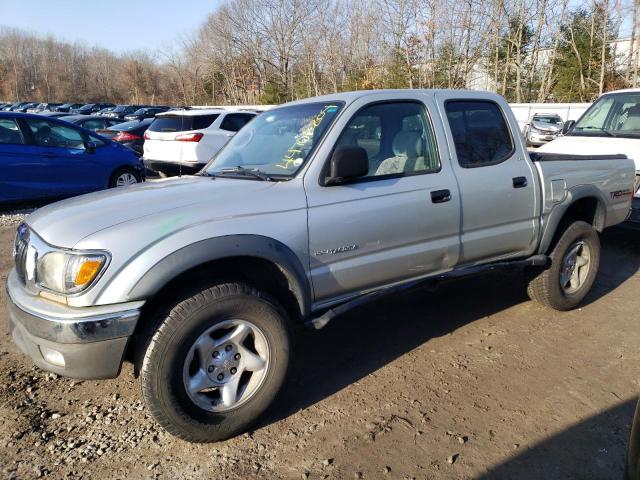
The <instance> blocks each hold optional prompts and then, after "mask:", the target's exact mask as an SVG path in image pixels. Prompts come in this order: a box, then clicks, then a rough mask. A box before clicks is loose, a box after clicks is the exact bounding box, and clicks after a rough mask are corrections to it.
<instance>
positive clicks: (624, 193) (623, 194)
mask: <svg viewBox="0 0 640 480" xmlns="http://www.w3.org/2000/svg"><path fill="white" fill-rule="evenodd" d="M609 195H611V199H612V200H613V199H616V198H620V197H626V196H627V195H631V196H633V192H632V191H631V190H629V189H627V190H616V191H615V192H610V193H609Z"/></svg>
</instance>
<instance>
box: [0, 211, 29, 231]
mask: <svg viewBox="0 0 640 480" xmlns="http://www.w3.org/2000/svg"><path fill="white" fill-rule="evenodd" d="M34 210H35V209H34V208H22V209H18V210H7V211H2V210H0V227H12V226H17V225H19V224H20V222H22V221H23V220H24V218H25V217H26V216H27V215H28V214H30V213H31V212H33V211H34Z"/></svg>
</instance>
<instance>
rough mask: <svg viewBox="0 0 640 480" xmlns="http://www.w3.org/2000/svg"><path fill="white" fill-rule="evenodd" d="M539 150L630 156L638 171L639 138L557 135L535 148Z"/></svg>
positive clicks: (574, 153)
mask: <svg viewBox="0 0 640 480" xmlns="http://www.w3.org/2000/svg"><path fill="white" fill-rule="evenodd" d="M537 151H539V152H547V153H560V154H571V155H616V154H622V155H626V156H627V157H629V158H631V159H632V160H633V161H634V162H635V164H636V171H640V139H638V138H620V137H580V136H577V135H568V136H565V137H559V138H556V139H555V140H553V141H551V142H549V143H547V144H545V145H543V146H541V147H540V148H538V149H537Z"/></svg>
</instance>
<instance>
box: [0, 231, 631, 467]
mask: <svg viewBox="0 0 640 480" xmlns="http://www.w3.org/2000/svg"><path fill="white" fill-rule="evenodd" d="M14 228H15V227H1V228H0V282H2V283H3V284H4V281H5V279H6V276H7V273H8V270H9V268H10V266H11V259H10V248H11V240H12V237H13V231H14ZM602 244H603V255H602V263H601V270H600V274H599V276H598V278H597V281H596V284H595V286H594V288H593V290H592V292H591V294H590V295H589V297H588V299H587V301H586V302H585V305H584V306H583V307H582V308H581V309H578V310H575V311H572V312H567V313H558V312H553V311H549V310H546V309H544V308H542V307H540V306H538V305H536V304H534V303H532V302H530V301H528V299H527V298H526V296H525V293H524V289H523V287H522V276H521V274H518V273H514V274H490V275H485V276H481V277H475V278H470V279H465V280H461V281H456V282H455V283H450V284H447V285H446V286H443V287H441V288H439V289H438V290H437V291H434V292H432V291H427V290H421V291H417V292H415V291H414V292H411V293H405V294H403V295H401V296H395V297H392V298H387V299H384V300H380V301H378V302H377V303H375V304H372V305H369V306H367V307H365V308H360V309H358V310H357V311H354V312H352V313H351V314H349V315H346V316H344V317H342V318H339V319H336V320H335V321H334V322H333V323H332V324H330V325H329V326H328V327H327V328H325V329H324V330H321V331H320V332H305V331H301V332H300V335H299V337H298V342H297V357H296V359H295V367H294V371H293V374H292V376H291V378H290V381H289V383H288V387H287V388H286V390H285V392H284V393H283V395H282V396H281V397H280V398H279V400H278V401H277V403H276V404H275V405H274V406H273V408H272V409H271V411H270V412H269V414H268V416H267V417H266V418H264V419H262V421H261V423H260V425H259V426H258V427H257V428H256V429H255V431H252V432H250V433H248V434H245V435H242V436H240V437H237V438H235V439H232V440H230V441H227V442H224V443H220V444H210V445H190V444H188V443H185V442H182V441H180V440H176V439H174V438H172V437H171V436H169V435H168V434H166V433H164V432H163V431H162V430H161V429H160V428H159V427H157V426H156V425H155V424H154V423H153V421H152V420H151V418H150V417H149V415H148V413H147V411H146V409H145V408H144V406H143V404H142V402H141V395H140V391H139V387H138V383H137V380H136V379H135V378H134V376H133V372H132V368H131V366H130V365H127V366H126V367H125V369H124V370H123V372H122V374H121V376H120V377H119V378H117V379H115V380H110V381H102V382H92V381H85V382H77V381H73V380H70V379H65V378H60V377H55V376H54V375H51V374H47V373H45V372H42V371H40V370H37V369H35V368H34V367H33V366H32V365H31V363H30V361H29V360H28V359H27V358H25V357H24V356H22V355H21V354H20V353H19V352H18V350H17V349H16V347H14V345H13V344H12V342H11V339H10V336H9V334H8V320H7V315H6V313H5V304H6V301H7V299H6V294H5V292H4V288H2V290H1V291H0V303H1V304H2V305H0V309H1V310H0V331H1V332H2V333H0V386H1V387H0V477H1V478H34V477H39V476H48V477H50V478H122V479H125V478H127V479H132V478H163V479H164V478H166V479H182V478H185V479H190V478H214V477H215V478H230V479H235V478H243V479H244V478H298V479H300V478H303V479H304V478H310V479H316V478H393V479H410V478H419V479H422V478H428V479H431V478H433V479H458V478H482V479H572V478H576V479H609V478H611V479H618V478H620V477H621V474H622V469H623V460H624V452H625V446H626V441H627V436H628V433H629V426H630V423H631V419H632V415H633V409H634V405H635V397H636V395H637V393H638V391H639V390H640V385H639V382H638V365H640V351H639V349H638V346H640V326H639V325H638V311H640V298H639V297H638V295H637V293H638V291H639V287H640V276H638V274H637V271H638V266H639V264H640V233H638V232H633V231H628V230H624V229H616V230H611V231H608V232H606V233H605V234H604V235H603V237H602Z"/></svg>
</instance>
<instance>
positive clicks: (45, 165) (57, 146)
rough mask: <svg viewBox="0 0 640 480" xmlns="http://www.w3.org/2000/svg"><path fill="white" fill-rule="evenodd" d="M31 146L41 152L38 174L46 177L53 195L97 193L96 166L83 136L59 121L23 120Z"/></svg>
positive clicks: (99, 184) (99, 183)
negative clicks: (31, 142) (34, 146)
mask: <svg viewBox="0 0 640 480" xmlns="http://www.w3.org/2000/svg"><path fill="white" fill-rule="evenodd" d="M24 122H25V123H26V124H27V126H28V128H29V132H30V133H31V137H32V139H33V143H34V144H35V145H36V146H37V147H38V148H39V149H40V150H41V158H42V164H41V165H42V166H41V174H42V175H43V176H46V182H47V183H48V184H49V190H50V191H51V195H53V196H65V195H74V194H79V193H84V192H90V191H92V190H96V189H97V188H100V186H102V183H104V182H98V181H97V177H99V175H96V171H98V165H97V163H96V159H95V158H94V155H92V154H89V153H87V150H86V147H85V138H84V136H83V133H82V132H81V131H80V130H78V129H76V128H74V127H72V126H71V125H69V126H67V125H64V124H62V123H61V122H60V123H58V122H50V121H48V120H40V119H34V118H25V119H24Z"/></svg>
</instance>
